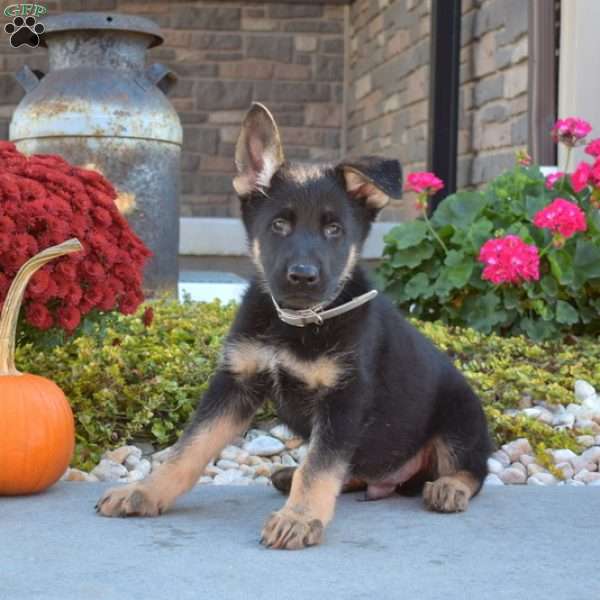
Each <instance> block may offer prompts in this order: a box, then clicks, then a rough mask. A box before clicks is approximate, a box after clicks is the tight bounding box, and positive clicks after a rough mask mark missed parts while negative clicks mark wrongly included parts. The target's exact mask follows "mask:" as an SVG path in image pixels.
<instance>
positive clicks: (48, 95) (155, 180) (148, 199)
mask: <svg viewBox="0 0 600 600" xmlns="http://www.w3.org/2000/svg"><path fill="white" fill-rule="evenodd" d="M98 15H99V14H98V13H96V14H94V15H91V16H90V15H86V14H85V13H81V14H80V13H77V14H74V15H64V16H61V17H54V18H53V19H52V20H51V19H48V23H49V24H48V26H47V29H46V34H45V37H44V41H45V44H46V45H47V47H48V51H49V54H50V71H49V73H48V74H46V75H45V76H43V77H42V78H41V79H40V78H39V77H38V76H37V74H34V73H33V72H32V71H31V70H30V69H28V68H27V67H24V68H23V69H22V70H21V71H20V72H19V74H18V75H17V79H18V80H19V82H20V83H21V85H22V86H23V87H24V88H25V89H26V91H27V94H26V96H25V97H24V98H23V100H22V101H21V103H20V104H19V106H18V107H17V109H16V110H15V112H14V114H13V119H12V121H11V124H10V139H11V140H12V141H14V142H15V143H16V144H17V146H18V148H19V150H21V151H22V152H26V153H48V154H59V155H61V156H63V157H65V158H66V159H67V160H68V161H70V162H72V163H74V164H79V165H86V164H93V165H95V166H96V167H97V168H98V169H99V170H100V171H102V173H103V174H104V175H105V176H106V177H107V178H108V179H109V180H111V181H112V182H113V183H114V184H115V186H116V187H117V189H118V191H119V193H120V194H121V195H122V198H121V199H122V201H123V205H124V206H127V207H129V208H130V209H131V210H130V212H129V213H128V214H126V216H127V218H128V220H129V221H130V223H131V224H132V226H133V228H134V229H135V231H136V233H137V234H138V235H139V236H140V237H141V238H142V239H143V240H144V242H145V243H146V244H147V245H148V246H149V247H150V249H151V250H152V251H153V252H154V254H155V257H154V259H153V260H152V261H151V263H150V265H149V266H148V267H147V269H146V275H145V280H144V287H145V288H146V290H147V291H148V292H150V293H153V292H156V291H158V290H161V291H163V290H168V291H171V292H173V293H174V292H175V290H176V286H177V255H178V245H179V177H180V153H181V142H182V128H181V123H180V121H179V118H178V116H177V113H176V112H175V110H174V109H173V107H172V106H171V104H170V102H169V101H168V99H167V97H166V96H165V92H166V91H167V90H168V88H169V87H170V86H171V85H172V84H173V82H174V80H175V76H174V74H173V73H171V72H170V71H169V70H168V69H167V68H166V67H164V66H162V65H151V66H150V67H148V68H145V65H144V62H145V54H146V50H147V48H148V47H149V46H150V45H152V44H153V43H156V39H157V37H159V36H158V34H157V31H158V27H157V26H154V28H149V27H146V30H143V31H142V24H140V22H142V21H143V22H146V23H151V22H150V21H148V20H147V19H140V18H137V17H131V18H130V17H125V16H122V15H120V16H119V17H123V19H122V20H118V19H117V16H118V15H113V16H114V17H115V18H114V20H113V21H112V23H116V29H115V27H112V28H108V27H105V26H104V23H103V22H100V23H99V24H98V26H97V27H95V26H93V24H94V23H93V20H94V19H100V17H99V16H98ZM81 19H83V21H82V20H81ZM85 19H88V21H85ZM100 21H102V19H100ZM86 23H87V25H86ZM44 24H46V21H45V22H44ZM153 25H154V24H153ZM80 27H87V28H86V29H83V30H81V29H79V28H80ZM71 28H75V29H76V30H74V31H72V30H71ZM159 41H160V40H159Z"/></svg>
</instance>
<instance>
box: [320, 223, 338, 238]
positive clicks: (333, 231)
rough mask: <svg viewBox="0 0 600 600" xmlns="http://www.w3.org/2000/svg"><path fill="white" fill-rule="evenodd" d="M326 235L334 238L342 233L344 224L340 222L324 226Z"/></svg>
mask: <svg viewBox="0 0 600 600" xmlns="http://www.w3.org/2000/svg"><path fill="white" fill-rule="evenodd" d="M323 232H324V233H325V237H328V238H334V237H339V236H340V235H342V226H341V225H340V224H339V223H328V224H327V225H325V227H324V228H323Z"/></svg>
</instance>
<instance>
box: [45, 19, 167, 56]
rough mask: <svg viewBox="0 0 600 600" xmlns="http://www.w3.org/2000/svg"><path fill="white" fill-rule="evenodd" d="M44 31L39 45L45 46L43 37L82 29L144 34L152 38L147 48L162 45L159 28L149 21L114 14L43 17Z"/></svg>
mask: <svg viewBox="0 0 600 600" xmlns="http://www.w3.org/2000/svg"><path fill="white" fill-rule="evenodd" d="M42 22H43V24H44V27H45V31H44V33H43V34H42V35H41V36H40V37H41V45H42V46H46V42H45V37H46V36H47V35H48V34H52V33H56V32H59V31H72V30H76V31H81V30H83V29H88V30H90V29H92V30H94V29H105V30H107V31H132V32H135V33H145V34H147V35H149V36H151V37H152V41H151V42H150V44H149V46H148V47H149V48H153V47H154V46H158V45H160V44H162V42H163V37H162V35H161V34H160V27H159V26H158V25H157V24H156V23H155V22H154V21H151V20H150V19H146V18H145V17H136V16H133V15H123V14H119V13H115V12H72V13H64V14H62V15H57V16H51V17H44V19H43V20H42Z"/></svg>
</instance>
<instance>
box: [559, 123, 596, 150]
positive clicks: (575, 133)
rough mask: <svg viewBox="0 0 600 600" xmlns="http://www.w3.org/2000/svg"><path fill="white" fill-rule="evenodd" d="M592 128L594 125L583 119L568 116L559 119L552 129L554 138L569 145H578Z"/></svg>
mask: <svg viewBox="0 0 600 600" xmlns="http://www.w3.org/2000/svg"><path fill="white" fill-rule="evenodd" d="M591 130H592V126H591V125H590V124H589V123H588V122H587V121H584V120H583V119H578V118H577V117H568V118H566V119H558V121H556V123H554V126H553V127H552V130H551V132H550V133H551V135H552V139H553V140H554V141H555V142H562V143H563V144H565V145H567V146H576V145H577V144H579V143H581V141H582V140H583V139H584V138H585V136H586V135H587V134H588V133H589V132H590V131H591Z"/></svg>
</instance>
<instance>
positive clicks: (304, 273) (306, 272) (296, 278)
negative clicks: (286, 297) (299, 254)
mask: <svg viewBox="0 0 600 600" xmlns="http://www.w3.org/2000/svg"><path fill="white" fill-rule="evenodd" d="M287 278H288V281H289V282H290V283H291V284H292V285H300V284H304V285H316V284H317V283H319V269H318V268H317V267H315V265H302V264H296V265H291V266H290V267H289V268H288V272H287Z"/></svg>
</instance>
